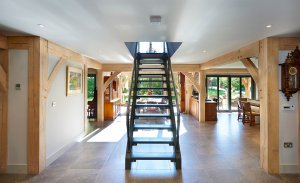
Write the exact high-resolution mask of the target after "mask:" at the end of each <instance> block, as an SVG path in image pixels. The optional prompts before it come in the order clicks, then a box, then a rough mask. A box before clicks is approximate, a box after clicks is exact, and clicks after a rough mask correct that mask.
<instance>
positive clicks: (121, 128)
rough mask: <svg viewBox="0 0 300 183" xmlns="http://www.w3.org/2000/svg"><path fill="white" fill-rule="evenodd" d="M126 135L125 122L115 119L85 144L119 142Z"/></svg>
mask: <svg viewBox="0 0 300 183" xmlns="http://www.w3.org/2000/svg"><path fill="white" fill-rule="evenodd" d="M125 134H126V122H125V121H124V120H122V118H117V120H115V122H113V123H112V124H111V125H109V126H108V127H106V128H105V129H103V130H102V131H100V132H99V133H97V135H95V136H93V137H92V138H91V139H89V140H88V141H87V142H119V141H120V140H121V139H122V137H123V136H124V135H125Z"/></svg>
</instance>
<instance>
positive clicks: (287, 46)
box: [279, 37, 300, 51]
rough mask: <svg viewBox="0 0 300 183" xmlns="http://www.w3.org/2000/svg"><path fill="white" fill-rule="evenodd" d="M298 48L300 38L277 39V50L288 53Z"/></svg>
mask: <svg viewBox="0 0 300 183" xmlns="http://www.w3.org/2000/svg"><path fill="white" fill-rule="evenodd" d="M296 46H300V38H285V37H283V38H279V50H282V51H290V50H294V49H295V48H296Z"/></svg>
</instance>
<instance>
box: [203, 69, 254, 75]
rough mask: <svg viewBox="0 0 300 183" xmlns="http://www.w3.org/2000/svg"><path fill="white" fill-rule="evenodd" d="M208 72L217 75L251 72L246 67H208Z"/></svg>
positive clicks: (206, 71)
mask: <svg viewBox="0 0 300 183" xmlns="http://www.w3.org/2000/svg"><path fill="white" fill-rule="evenodd" d="M205 73H206V74H215V75H221V74H225V75H237V74H249V71H248V70H247V69H244V68H224V69H223V68H220V69H219V68H216V69H207V70H205Z"/></svg>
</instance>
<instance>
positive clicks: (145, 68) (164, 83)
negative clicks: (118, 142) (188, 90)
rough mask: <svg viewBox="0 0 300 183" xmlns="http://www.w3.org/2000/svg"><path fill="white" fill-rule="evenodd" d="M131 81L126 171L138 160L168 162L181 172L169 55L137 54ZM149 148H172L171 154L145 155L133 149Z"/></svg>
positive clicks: (127, 121)
mask: <svg viewBox="0 0 300 183" xmlns="http://www.w3.org/2000/svg"><path fill="white" fill-rule="evenodd" d="M131 81H132V82H131V87H130V91H129V99H128V108H127V118H126V127H127V149H126V158H125V169H131V163H132V162H135V161H137V160H170V161H171V162H174V164H175V167H176V169H181V153H180V146H179V127H180V110H179V104H178V100H177V94H176V89H175V84H174V77H173V73H172V65H171V60H170V57H169V55H168V53H136V56H135V60H134V67H133V72H132V80H131ZM149 131H157V132H162V131H165V132H168V134H169V136H166V137H165V136H155V137H147V136H146V135H145V136H143V134H144V133H145V134H146V133H148V132H149ZM137 132H139V134H140V135H139V136H136V135H135V134H136V133H137ZM157 134H163V133H157ZM152 144H160V145H165V146H168V147H169V146H171V147H172V148H171V149H172V151H171V152H170V151H168V152H146V151H145V152H144V151H141V150H139V151H137V150H136V148H134V146H140V145H141V146H146V145H152Z"/></svg>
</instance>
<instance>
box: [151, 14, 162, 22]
mask: <svg viewBox="0 0 300 183" xmlns="http://www.w3.org/2000/svg"><path fill="white" fill-rule="evenodd" d="M150 23H151V24H160V23H161V16H160V15H151V16H150Z"/></svg>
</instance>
